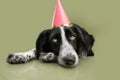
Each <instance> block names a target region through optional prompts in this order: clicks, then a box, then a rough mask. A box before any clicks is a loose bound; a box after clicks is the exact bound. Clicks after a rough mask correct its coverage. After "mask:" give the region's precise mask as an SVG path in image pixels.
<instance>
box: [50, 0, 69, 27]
mask: <svg viewBox="0 0 120 80" xmlns="http://www.w3.org/2000/svg"><path fill="white" fill-rule="evenodd" d="M69 24H70V21H69V19H68V17H67V15H66V13H65V11H64V9H63V7H62V4H61V2H60V0H57V2H56V8H55V12H54V16H53V21H52V27H56V26H62V25H69Z"/></svg>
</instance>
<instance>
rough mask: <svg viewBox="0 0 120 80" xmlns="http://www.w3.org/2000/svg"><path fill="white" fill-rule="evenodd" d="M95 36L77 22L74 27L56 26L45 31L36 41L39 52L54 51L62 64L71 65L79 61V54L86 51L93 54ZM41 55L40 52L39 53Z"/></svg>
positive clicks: (89, 54) (90, 54) (87, 53)
mask: <svg viewBox="0 0 120 80" xmlns="http://www.w3.org/2000/svg"><path fill="white" fill-rule="evenodd" d="M93 42H94V38H93V36H92V35H89V34H88V33H87V32H86V31H85V30H84V29H83V28H81V27H79V26H78V25H76V24H73V26H72V27H66V26H64V27H55V28H53V29H49V30H45V31H43V32H42V33H41V34H40V36H39V37H38V40H37V42H36V50H37V54H38V53H40V52H46V53H47V52H52V53H54V55H55V56H56V58H57V62H58V64H60V65H63V66H66V67H69V66H75V65H76V64H77V63H78V60H79V56H82V54H83V53H84V54H85V55H87V56H93V55H94V54H93V53H92V50H91V48H92V46H93ZM38 55H39V54H38Z"/></svg>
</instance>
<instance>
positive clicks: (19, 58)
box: [7, 49, 36, 64]
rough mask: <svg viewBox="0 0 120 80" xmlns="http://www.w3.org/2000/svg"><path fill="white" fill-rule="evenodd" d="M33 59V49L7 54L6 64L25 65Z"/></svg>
mask: <svg viewBox="0 0 120 80" xmlns="http://www.w3.org/2000/svg"><path fill="white" fill-rule="evenodd" d="M35 57H36V56H35V49H31V50H29V51H27V52H20V53H14V54H9V56H8V58H7V62H8V63H10V64H18V63H26V62H28V61H30V60H31V59H34V58H35Z"/></svg>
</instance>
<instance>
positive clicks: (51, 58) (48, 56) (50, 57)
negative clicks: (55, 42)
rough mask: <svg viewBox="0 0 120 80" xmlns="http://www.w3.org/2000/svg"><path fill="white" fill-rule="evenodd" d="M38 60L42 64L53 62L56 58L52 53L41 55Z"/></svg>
mask: <svg viewBox="0 0 120 80" xmlns="http://www.w3.org/2000/svg"><path fill="white" fill-rule="evenodd" d="M39 59H40V60H41V61H43V62H54V61H55V59H56V57H55V54H54V53H52V52H49V53H41V54H40V57H39Z"/></svg>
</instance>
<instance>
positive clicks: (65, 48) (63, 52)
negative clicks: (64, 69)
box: [58, 27, 78, 66]
mask: <svg viewBox="0 0 120 80" xmlns="http://www.w3.org/2000/svg"><path fill="white" fill-rule="evenodd" d="M60 30H61V38H62V44H61V46H60V51H59V56H58V63H59V64H61V65H64V66H66V65H65V63H64V61H63V58H64V57H66V56H67V55H73V56H74V57H75V63H74V64H73V65H72V66H75V65H76V64H77V63H78V55H77V53H76V51H75V50H74V48H73V47H72V45H70V44H69V42H68V40H67V39H66V37H65V31H64V28H63V27H60Z"/></svg>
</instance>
